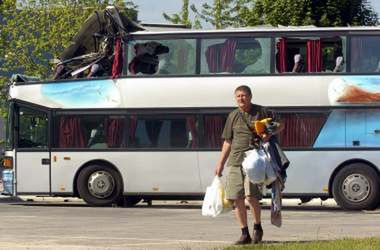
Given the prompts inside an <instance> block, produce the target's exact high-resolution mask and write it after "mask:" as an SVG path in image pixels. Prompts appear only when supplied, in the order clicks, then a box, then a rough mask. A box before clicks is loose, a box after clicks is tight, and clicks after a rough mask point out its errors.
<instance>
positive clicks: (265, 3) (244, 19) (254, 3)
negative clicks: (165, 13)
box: [168, 0, 378, 29]
mask: <svg viewBox="0 0 380 250" xmlns="http://www.w3.org/2000/svg"><path fill="white" fill-rule="evenodd" d="M186 2H188V1H186ZM191 10H192V11H193V12H194V13H196V14H197V15H198V16H199V17H200V18H201V19H203V20H204V21H205V22H209V23H211V24H212V25H213V26H214V27H215V28H216V29H221V28H225V27H246V26H255V25H268V24H269V25H273V26H277V25H284V26H289V25H294V26H301V25H315V26H347V25H350V26H357V25H361V26H366V25H377V24H378V17H377V14H376V12H375V11H374V10H373V9H372V7H371V6H370V4H369V3H368V1H367V0H318V1H317V0H214V2H213V4H212V5H209V4H207V3H205V4H203V5H202V7H201V10H200V11H199V10H198V9H197V8H196V7H195V5H191ZM174 15H176V14H174ZM168 20H169V19H168ZM169 21H171V20H169ZM190 22H191V21H190Z"/></svg>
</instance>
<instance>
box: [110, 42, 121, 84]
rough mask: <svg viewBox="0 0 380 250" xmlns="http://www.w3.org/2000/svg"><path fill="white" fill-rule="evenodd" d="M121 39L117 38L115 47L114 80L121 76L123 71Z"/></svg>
mask: <svg viewBox="0 0 380 250" xmlns="http://www.w3.org/2000/svg"><path fill="white" fill-rule="evenodd" d="M122 49H123V48H122V45H121V38H120V37H118V38H116V41H115V46H114V58H113V64H112V79H114V78H117V77H118V76H120V75H121V72H122V70H123V52H122Z"/></svg>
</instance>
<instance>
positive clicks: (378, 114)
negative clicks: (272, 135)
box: [6, 28, 380, 209]
mask: <svg viewBox="0 0 380 250" xmlns="http://www.w3.org/2000/svg"><path fill="white" fill-rule="evenodd" d="M293 31H296V32H298V33H295V34H294V35H293V34H292V33H291V32H293ZM234 32H235V33H234ZM255 32H262V33H260V34H261V36H264V35H265V34H271V37H272V38H271V39H272V41H273V43H274V41H275V40H274V37H276V36H281V37H282V36H284V34H286V35H287V36H297V37H298V36H301V35H303V36H305V37H307V36H312V35H314V36H316V34H319V33H321V34H322V33H323V32H338V33H339V32H341V33H339V34H340V35H341V36H347V37H349V36H350V34H351V33H352V34H355V32H357V33H358V34H359V33H360V34H362V33H364V32H372V33H369V34H370V35H373V34H376V35H379V39H380V29H378V28H376V29H375V28H372V29H365V28H352V29H350V28H342V29H316V28H312V29H306V28H304V29H301V30H294V29H283V30H281V29H269V30H265V29H264V30H238V31H232V30H231V31H224V32H220V33H218V32H215V31H213V32H197V33H195V31H189V32H184V31H183V32H177V33H176V32H166V33H163V32H157V33H147V32H136V34H135V38H134V39H135V40H136V41H137V40H143V39H145V38H144V36H148V37H149V39H153V38H155V37H157V39H158V38H159V37H160V38H162V37H164V38H165V35H170V36H173V34H177V35H178V36H179V37H180V36H190V35H194V34H196V35H197V37H198V38H203V36H202V35H207V36H210V37H211V38H212V35H215V34H219V35H218V37H220V36H224V35H228V36H233V35H234V34H236V36H239V35H241V34H242V33H244V34H245V33H247V34H248V33H251V34H252V35H255ZM276 32H279V34H278V35H277V33H276ZM300 32H304V33H302V34H301V33H300ZM318 32H319V33H318ZM350 32H351V33H350ZM309 34H310V35H309ZM366 34H367V33H365V35H366ZM139 35H141V36H142V37H139ZM365 35H363V36H365ZM207 36H206V37H207ZM330 36H332V35H329V37H330ZM146 39H148V38H146ZM149 39H148V40H149ZM197 46H198V45H197ZM345 46H347V45H345ZM271 51H272V55H273V54H274V53H275V48H274V47H273V46H272V47H271ZM347 51H348V49H347ZM271 58H273V56H272V57H271ZM272 64H273V59H272ZM351 64H352V63H351ZM273 67H275V66H272V68H271V73H268V74H258V75H254V74H248V75H242V74H236V75H232V74H225V73H220V74H206V75H202V74H200V75H201V76H197V75H184V76H175V75H173V76H164V75H160V76H157V77H155V76H154V75H153V76H148V77H144V76H131V77H128V76H126V77H121V78H117V79H104V78H102V79H97V78H92V79H83V80H62V81H50V82H42V83H40V82H36V83H23V84H21V83H16V84H13V85H11V86H10V90H9V95H10V100H11V101H12V103H13V105H14V107H18V108H15V109H14V112H13V114H12V115H13V117H16V116H17V115H16V114H17V112H19V113H18V115H19V116H20V117H19V118H13V123H12V124H13V125H12V126H13V131H16V130H17V129H20V128H19V126H16V125H15V124H17V121H19V120H20V119H22V118H21V116H22V115H23V114H24V113H27V112H26V111H21V110H23V109H26V110H29V109H30V110H33V109H35V110H38V111H39V112H42V113H43V114H44V116H43V117H45V118H43V119H46V121H47V124H48V125H46V126H47V127H48V129H47V130H48V135H47V139H46V141H48V144H47V145H45V146H42V147H41V146H35V147H36V148H34V149H33V146H32V148H30V147H28V146H25V145H26V144H25V145H23V146H22V147H18V146H17V143H16V141H17V139H18V140H19V141H20V138H21V135H20V136H18V135H16V134H17V132H13V136H14V138H15V139H14V140H15V142H14V143H13V144H14V145H16V146H14V147H13V148H12V150H9V151H7V152H6V157H11V158H13V168H14V170H15V183H16V186H15V191H16V194H43V195H63V196H76V195H79V196H83V192H85V196H89V197H83V198H84V199H85V200H86V201H87V202H89V203H90V204H94V205H107V204H110V203H112V202H115V201H116V198H115V197H113V196H112V195H111V194H109V193H107V192H108V191H107V190H106V189H107V185H108V186H111V187H112V190H113V191H112V190H111V191H112V192H116V191H117V190H119V191H120V192H121V193H120V192H119V191H117V192H116V193H117V194H118V195H121V194H122V195H124V196H126V197H127V199H128V197H130V200H129V201H130V203H131V204H133V203H135V202H137V201H139V200H140V199H141V198H146V199H166V198H168V199H169V198H183V197H186V198H189V199H190V198H197V199H199V198H201V197H202V195H203V194H204V191H205V189H206V187H207V186H208V185H209V184H210V183H211V181H212V178H213V174H214V168H215V164H216V162H217V160H218V157H219V155H220V148H217V147H214V148H210V147H207V146H205V147H203V148H202V147H201V146H198V147H197V146H196V147H194V148H189V147H187V148H186V147H182V148H181V147H179V148H168V147H161V148H160V147H159V146H157V147H145V148H144V146H141V147H133V146H132V147H129V146H121V147H120V148H110V147H107V146H104V144H105V143H104V142H102V143H99V144H98V145H97V146H99V147H100V148H99V147H98V148H96V147H95V146H94V147H87V148H86V147H85V146H84V147H82V148H76V147H74V148H65V147H63V146H60V147H58V146H57V145H58V144H59V143H60V142H57V138H58V137H59V136H60V135H58V134H59V133H60V132H59V131H58V130H59V129H61V127H60V126H61V125H57V124H58V123H59V121H58V120H59V117H64V116H65V115H66V116H69V115H76V116H78V117H79V116H81V115H93V116H96V115H98V116H107V115H110V116H117V117H121V116H123V117H127V120H128V121H129V122H130V120H133V119H135V116H137V117H139V116H141V117H145V116H148V117H149V116H150V115H156V117H160V116H163V117H164V116H167V115H169V116H170V115H173V116H175V115H176V114H185V115H191V116H192V117H195V119H196V122H197V123H196V124H197V126H200V125H199V124H203V126H205V125H204V121H205V118H204V117H203V116H204V115H212V114H223V115H226V114H227V113H228V112H229V111H231V110H232V109H233V108H234V107H235V101H234V99H233V92H234V90H235V88H236V87H237V86H239V85H247V86H249V87H251V89H252V91H253V102H254V103H257V104H260V105H263V106H267V107H269V108H270V109H273V110H274V111H278V112H279V114H280V117H281V114H284V117H292V115H295V116H297V115H298V114H299V113H300V114H309V113H310V114H311V115H312V116H313V115H316V116H317V118H315V119H316V120H318V119H319V118H320V117H322V118H323V119H322V118H320V119H322V120H323V121H322V122H321V123H320V127H319V128H317V129H316V131H314V132H313V133H314V135H313V136H314V137H313V138H312V139H310V140H308V141H309V144H308V145H306V144H305V145H303V144H302V143H299V144H297V145H296V146H294V145H295V144H292V141H294V140H293V139H292V138H290V139H289V144H288V145H289V146H287V147H284V150H285V153H286V155H287V156H288V158H289V160H290V162H291V163H290V167H289V168H288V170H287V175H288V177H287V180H286V187H285V190H284V196H285V197H294V198H302V199H304V200H307V199H308V198H313V197H320V198H323V199H325V198H328V197H332V196H334V198H336V199H337V201H338V203H339V204H340V205H341V206H343V207H345V208H350V209H363V208H373V207H376V206H377V204H378V202H379V199H380V198H379V196H380V194H379V192H380V190H379V187H380V178H379V171H380V169H379V166H380V157H379V149H380V137H379V135H378V134H380V122H379V121H380V98H379V99H378V100H377V99H376V97H374V98H375V100H373V101H363V99H361V100H359V101H358V102H350V100H351V99H344V98H343V97H346V96H347V89H349V88H350V87H352V86H354V87H360V88H362V89H364V90H366V91H367V92H368V93H370V94H377V93H380V75H378V74H377V73H368V74H361V73H360V72H359V73H355V74H354V73H349V74H348V73H347V74H346V73H336V74H335V73H333V72H327V73H325V74H324V73H320V72H317V73H304V74H303V73H300V74H279V73H276V71H275V70H274V69H273ZM347 100H348V101H347ZM56 117H58V118H56ZM300 117H301V118H299V119H298V116H297V119H298V120H297V119H296V121H294V122H295V123H294V124H295V125H294V126H299V128H300V129H304V132H307V131H309V130H308V129H305V128H304V127H303V126H304V125H302V124H303V123H302V122H303V121H304V120H302V119H309V118H302V116H300ZM313 117H314V116H313ZM318 117H319V118H318ZM43 119H42V120H43ZM107 119H108V118H107ZM110 119H111V118H110ZM112 119H114V117H113V118H112ZM118 119H119V118H118ZM123 119H125V118H123ZM137 119H139V118H137ZM144 119H145V120H144V121H145V122H144V126H145V127H144V129H143V130H144V133H145V130H147V131H148V130H149V129H148V125H147V122H146V121H150V120H149V119H151V118H144ZM168 119H169V118H168ZM170 119H171V118H170ZM173 119H174V118H173ZM183 119H185V118H183ZM292 119H293V118H288V120H284V121H289V122H290V121H293V120H294V119H293V120H292ZM300 119H301V120H300ZM313 119H314V118H313ZM53 120H54V125H52V121H53ZM31 121H32V122H33V125H34V124H35V119H31ZM72 121H74V120H72ZM201 121H203V123H202V122H201ZM305 121H306V120H305ZM310 121H313V120H308V122H309V123H308V124H309V125H308V126H312V124H311V125H310V123H312V122H310ZM39 122H40V123H43V121H39ZM296 122H299V123H301V125H296V124H298V123H296ZM37 123H38V121H37ZM127 123H128V122H127ZM136 124H138V123H136ZM136 124H135V125H136ZM165 124H166V123H165V121H161V122H160V125H159V129H162V130H164V127H165V126H166V125H165ZM305 124H306V123H305ZM177 125H178V124H177ZM136 126H137V127H135V128H134V132H136V131H137V130H139V129H140V130H142V128H141V127H140V128H139V127H138V125H136ZM168 126H169V125H168ZM170 126H174V125H173V124H172V123H171V125H170ZM289 126H290V125H289ZM15 127H17V128H15ZM37 127H38V126H37ZM131 127H133V126H132V125H130V124H129V125H128V129H130V128H131ZM178 127H181V125H180V124H179V125H178ZM171 128H172V127H171ZM153 129H154V128H153ZM156 129H157V128H156ZM197 129H199V130H198V133H200V132H199V131H200V130H201V128H200V127H197ZM289 129H292V127H290V128H289ZM293 129H295V127H293ZM187 130H190V131H191V129H189V128H187ZM57 131H58V132H57ZM89 131H90V132H91V133H90V132H88V135H87V137H86V138H87V139H88V138H90V139H89V140H92V138H93V137H94V136H93V134H94V133H96V132H97V131H95V130H94V129H92V130H91V129H90V130H89ZM125 131H126V130H125ZM128 131H130V130H128ZM168 131H169V130H168ZM204 131H206V130H205V129H204V130H203V135H206V134H207V131H206V132H204ZM289 131H293V130H289ZM147 133H148V135H145V137H150V135H149V131H148V132H147ZM152 133H153V132H152ZM170 133H175V131H174V132H173V131H171V132H170ZM170 133H169V132H162V131H161V132H160V135H157V137H156V138H155V140H162V141H166V139H165V138H161V139H160V138H158V137H160V136H161V137H163V136H169V134H170ZM300 133H301V132H300ZM124 136H125V135H124ZM192 136H194V134H192ZM304 136H306V135H304ZM301 137H302V135H301ZM59 138H61V137H59ZM176 138H177V137H174V139H176ZM186 138H187V139H188V140H191V139H189V138H190V136H187V137H186ZM145 139H147V138H145ZM145 139H144V138H143V137H141V138H140V140H145ZM148 139H151V140H153V139H152V138H148ZM174 139H173V140H174ZM177 139H178V138H177ZM126 140H131V139H126ZM168 140H169V139H168ZM298 140H299V141H302V138H301V139H298ZM86 143H87V144H88V145H90V142H87V141H86V142H85V144H86ZM162 143H163V144H165V143H166V142H162ZM27 145H29V144H27ZM165 145H166V144H165ZM168 145H169V144H168ZM39 147H40V148H39ZM89 167H91V168H90V170H88V169H89ZM86 169H87V170H86ZM110 169H112V170H110ZM107 171H108V172H107ZM114 175H117V176H118V177H116V178H115V176H114ZM80 180H87V181H86V182H85V183H82V184H81V183H79V182H80ZM338 182H339V183H338ZM89 186H90V188H88V187H89ZM86 187H87V188H88V189H90V191H89V190H87V191H83V189H86ZM334 189H335V192H334ZM115 190H116V191H115ZM91 196H92V197H91ZM337 196H338V197H337Z"/></svg>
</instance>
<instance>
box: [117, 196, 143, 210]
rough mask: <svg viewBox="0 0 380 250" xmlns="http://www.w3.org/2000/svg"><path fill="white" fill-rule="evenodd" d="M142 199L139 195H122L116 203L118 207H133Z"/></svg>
mask: <svg viewBox="0 0 380 250" xmlns="http://www.w3.org/2000/svg"><path fill="white" fill-rule="evenodd" d="M141 200H142V197H140V196H130V195H128V196H122V197H121V198H120V200H119V203H118V205H119V206H120V207H133V206H134V205H136V204H137V203H139V202H140V201H141Z"/></svg>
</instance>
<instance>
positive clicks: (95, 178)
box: [77, 165, 123, 206]
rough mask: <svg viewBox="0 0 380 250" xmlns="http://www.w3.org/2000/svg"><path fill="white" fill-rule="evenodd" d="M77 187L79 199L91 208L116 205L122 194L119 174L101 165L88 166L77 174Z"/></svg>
mask: <svg viewBox="0 0 380 250" xmlns="http://www.w3.org/2000/svg"><path fill="white" fill-rule="evenodd" d="M77 187H78V193H79V195H80V197H81V198H82V199H83V200H85V201H86V202H87V203H88V204H90V205H93V206H107V205H111V204H113V203H117V201H118V200H119V198H120V196H121V194H122V193H123V185H122V180H121V177H120V175H119V173H118V172H117V171H115V170H114V169H112V168H109V167H105V166H101V165H90V166H88V167H86V168H84V169H83V170H82V171H81V172H80V173H79V176H78V180H77Z"/></svg>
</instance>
